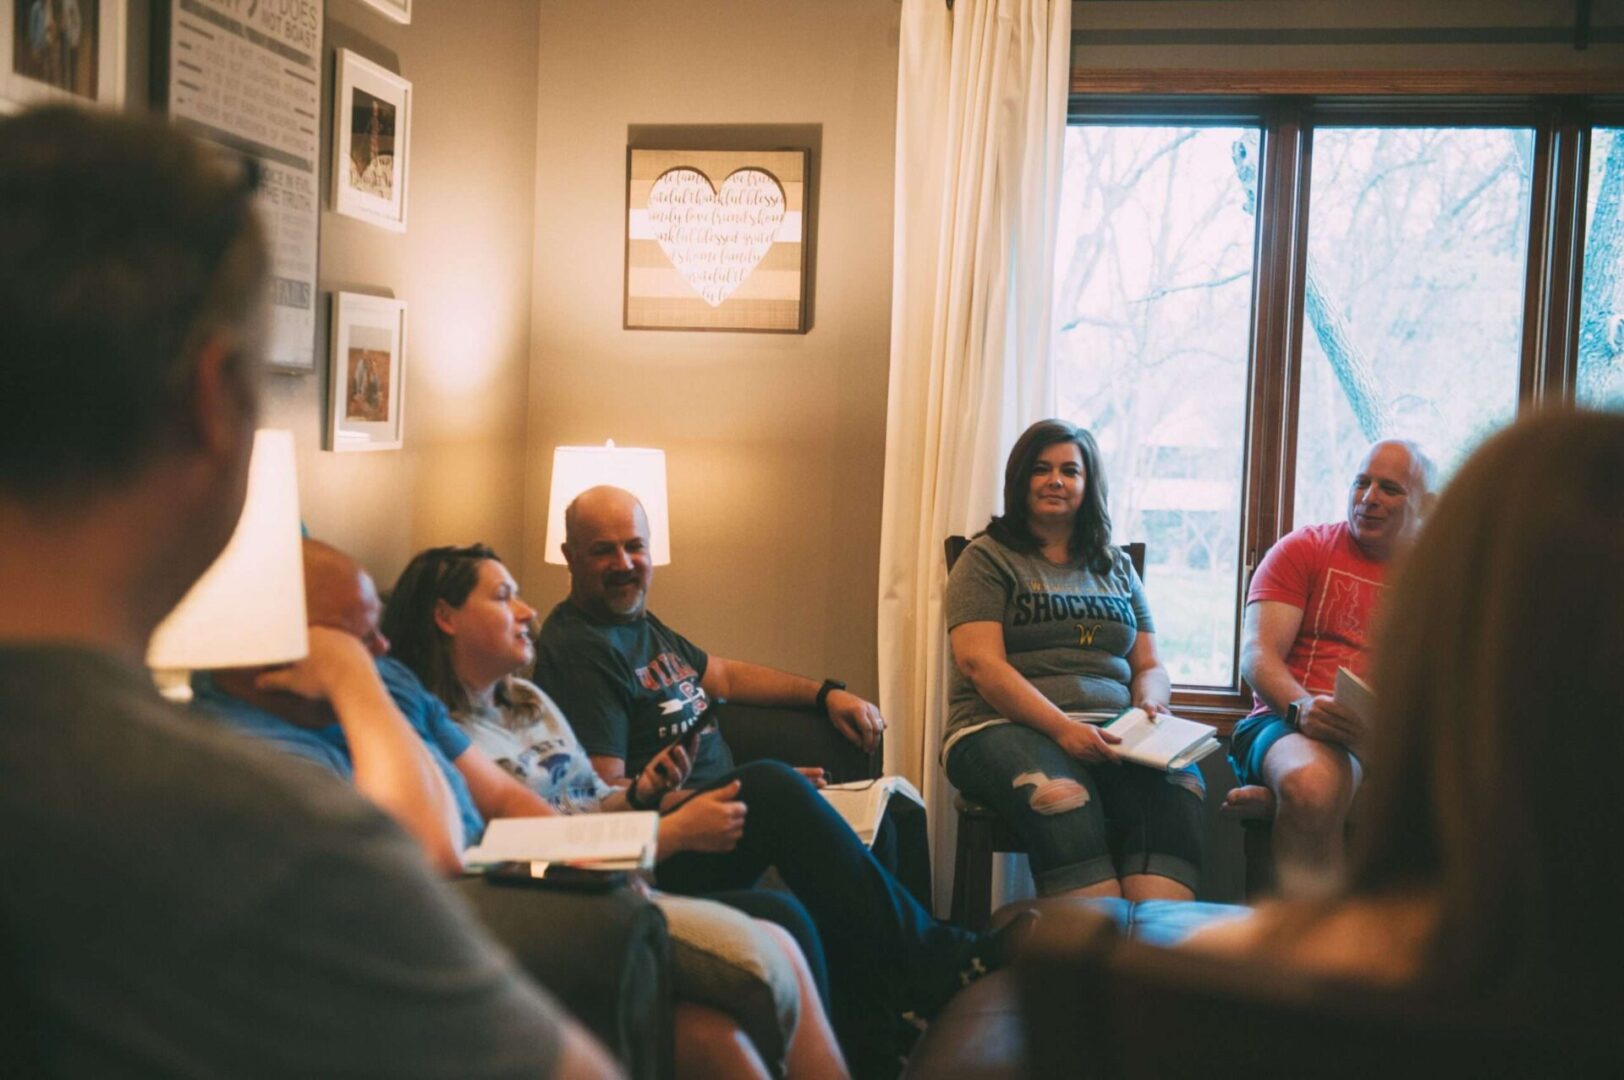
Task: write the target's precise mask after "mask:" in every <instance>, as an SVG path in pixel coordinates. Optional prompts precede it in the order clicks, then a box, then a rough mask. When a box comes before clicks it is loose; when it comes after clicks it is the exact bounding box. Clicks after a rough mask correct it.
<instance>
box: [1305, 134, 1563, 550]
mask: <svg viewBox="0 0 1624 1080" xmlns="http://www.w3.org/2000/svg"><path fill="white" fill-rule="evenodd" d="M1532 145H1533V132H1532V131H1529V130H1519V129H1485V128H1455V127H1451V128H1376V127H1370V128H1365V127H1360V128H1320V129H1317V130H1316V131H1315V132H1314V158H1313V174H1312V184H1311V188H1310V193H1309V226H1308V279H1309V280H1308V284H1307V288H1306V296H1305V306H1306V308H1307V315H1308V320H1307V325H1306V326H1305V330H1304V335H1303V356H1302V384H1301V389H1300V392H1299V395H1298V417H1297V458H1296V464H1297V476H1296V492H1295V500H1294V513H1293V519H1294V520H1295V522H1296V523H1297V524H1306V523H1310V522H1318V521H1337V520H1340V519H1341V518H1342V517H1343V515H1344V513H1345V506H1346V499H1347V487H1348V482H1349V480H1350V478H1351V477H1352V474H1353V470H1354V469H1355V468H1357V465H1358V461H1359V458H1360V456H1361V454H1362V453H1363V451H1364V448H1365V446H1366V445H1367V444H1368V443H1370V442H1371V441H1373V440H1375V439H1378V438H1384V437H1403V438H1413V439H1415V440H1416V441H1418V442H1419V443H1421V445H1422V446H1423V447H1425V448H1426V449H1427V450H1428V451H1429V452H1430V453H1431V454H1432V456H1433V457H1434V459H1435V460H1436V462H1437V464H1438V466H1439V469H1440V473H1441V475H1443V476H1445V477H1447V476H1448V475H1449V474H1450V473H1452V472H1453V471H1454V468H1455V466H1456V465H1457V464H1458V463H1459V462H1460V461H1461V460H1462V459H1464V458H1465V457H1466V455H1467V454H1469V453H1470V452H1471V451H1472V449H1473V448H1474V447H1475V446H1476V445H1477V444H1478V443H1479V442H1480V441H1481V440H1482V439H1483V438H1484V436H1486V435H1488V434H1489V433H1490V432H1492V431H1494V430H1495V429H1496V428H1498V427H1500V426H1502V425H1504V424H1506V423H1508V422H1509V421H1510V420H1511V418H1512V416H1513V415H1514V413H1515V411H1516V407H1517V391H1518V377H1519V369H1520V365H1521V359H1522V356H1521V349H1522V315H1523V290H1524V282H1525V278H1526V273H1527V245H1528V208H1529V203H1530V195H1529V188H1530V184H1531V178H1532V168H1531V165H1530V162H1531V159H1532Z"/></svg>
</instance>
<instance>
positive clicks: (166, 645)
mask: <svg viewBox="0 0 1624 1080" xmlns="http://www.w3.org/2000/svg"><path fill="white" fill-rule="evenodd" d="M309 649H310V642H309V637H308V635H307V633H306V630H305V602H304V559H303V552H302V550H301V547H300V542H299V483H298V477H297V474H296V473H295V470H294V456H293V433H292V432H291V431H276V430H272V429H268V428H262V429H260V430H259V431H257V432H255V433H254V450H253V457H252V458H251V459H250V461H249V464H248V493H247V495H246V497H245V498H244V499H243V508H242V516H241V517H240V518H238V519H237V529H236V531H235V532H233V533H232V534H231V539H230V540H229V541H228V542H227V543H226V546H225V550H223V551H221V552H220V556H219V558H217V559H215V561H214V563H213V564H212V565H211V566H210V567H209V568H208V569H207V570H206V571H204V573H203V576H202V577H200V578H198V579H197V581H196V582H195V583H194V584H193V585H192V588H191V590H190V591H189V592H188V593H187V594H186V595H185V596H184V597H183V598H182V599H181V602H180V603H179V604H178V605H176V607H175V610H173V611H171V612H170V613H169V615H168V616H167V617H166V618H165V619H164V621H163V622H162V623H160V624H159V625H158V628H157V630H155V631H154V632H153V635H152V640H151V641H150V642H149V643H148V645H147V666H148V667H149V668H151V669H153V671H154V673H155V677H156V678H157V680H158V684H159V686H160V688H161V689H163V691H164V693H165V694H166V695H168V696H170V697H179V698H185V697H186V696H188V695H187V694H186V693H185V692H184V691H183V690H181V689H179V687H183V686H184V685H185V674H184V673H186V672H189V671H198V670H206V669H211V668H232V667H255V666H258V665H261V664H282V663H287V662H289V661H293V660H299V659H301V658H303V657H304V656H305V655H306V654H307V653H308V652H309ZM177 673H178V677H177Z"/></svg>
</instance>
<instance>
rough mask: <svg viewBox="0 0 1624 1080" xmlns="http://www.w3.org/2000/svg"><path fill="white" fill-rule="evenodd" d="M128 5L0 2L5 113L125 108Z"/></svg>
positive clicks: (113, 1) (121, 1) (89, 0)
mask: <svg viewBox="0 0 1624 1080" xmlns="http://www.w3.org/2000/svg"><path fill="white" fill-rule="evenodd" d="M128 15H129V7H128V0H0V112H13V111H15V110H17V109H19V108H22V107H24V106H28V105H41V104H46V103H50V102H71V103H76V104H81V105H83V104H92V103H94V104H97V105H102V106H106V107H109V108H113V109H120V108H123V106H124V77H125V71H124V56H125V52H126V37H125V35H126V32H127V30H126V27H127V23H128Z"/></svg>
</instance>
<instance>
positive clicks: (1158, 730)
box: [1100, 709, 1219, 772]
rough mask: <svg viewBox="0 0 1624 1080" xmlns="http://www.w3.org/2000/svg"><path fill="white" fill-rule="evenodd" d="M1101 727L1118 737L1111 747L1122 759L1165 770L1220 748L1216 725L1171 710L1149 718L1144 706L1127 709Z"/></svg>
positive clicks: (1177, 767)
mask: <svg viewBox="0 0 1624 1080" xmlns="http://www.w3.org/2000/svg"><path fill="white" fill-rule="evenodd" d="M1100 729H1101V730H1103V731H1109V732H1110V733H1111V734H1113V735H1116V736H1119V737H1121V739H1122V742H1120V743H1118V744H1117V745H1115V746H1113V747H1112V749H1113V750H1115V751H1116V752H1117V753H1118V754H1120V755H1122V759H1123V760H1124V761H1131V762H1133V763H1134V764H1136V765H1146V766H1149V767H1150V768H1152V769H1162V770H1164V771H1166V772H1172V771H1173V770H1175V769H1182V768H1184V766H1186V765H1193V764H1194V763H1195V762H1197V761H1200V760H1201V759H1202V758H1204V757H1206V756H1207V755H1208V754H1210V753H1212V752H1213V751H1214V750H1217V749H1218V748H1219V743H1218V729H1217V728H1215V727H1212V726H1211V725H1210V724H1198V723H1196V722H1195V721H1194V720H1186V719H1184V718H1183V717H1180V716H1174V715H1172V714H1171V713H1161V714H1160V715H1158V716H1157V717H1156V719H1155V720H1152V719H1151V718H1150V717H1149V716H1147V715H1146V714H1145V710H1143V709H1127V710H1125V711H1123V712H1120V713H1118V714H1117V715H1116V717H1115V718H1114V719H1111V720H1108V721H1106V722H1105V723H1103V724H1101V725H1100Z"/></svg>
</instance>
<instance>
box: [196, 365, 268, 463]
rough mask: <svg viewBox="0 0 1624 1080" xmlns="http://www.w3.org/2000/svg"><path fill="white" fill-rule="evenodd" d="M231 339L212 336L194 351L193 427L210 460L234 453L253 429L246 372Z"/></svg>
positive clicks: (250, 398)
mask: <svg viewBox="0 0 1624 1080" xmlns="http://www.w3.org/2000/svg"><path fill="white" fill-rule="evenodd" d="M240 368H241V358H240V357H239V356H238V354H237V350H236V347H235V345H234V344H233V342H232V340H231V338H229V337H228V336H226V335H224V334H211V335H209V336H208V337H207V338H205V339H204V341H203V344H202V345H200V346H199V347H198V350H197V362H196V363H195V364H194V365H193V368H192V395H191V398H192V400H191V408H192V417H191V419H192V424H193V426H194V427H195V429H196V431H197V439H198V442H199V444H200V445H201V446H202V447H203V449H204V450H205V451H207V452H208V454H209V455H210V456H211V457H219V456H223V455H227V454H233V453H235V452H236V450H237V446H238V444H239V443H240V442H241V441H242V440H243V439H244V438H245V435H244V428H245V427H246V428H248V429H249V430H250V431H252V428H253V415H252V414H253V398H252V395H251V394H250V393H249V392H248V390H249V388H248V387H247V386H245V385H244V380H245V379H246V378H247V373H246V372H244V371H242V370H241V369H240Z"/></svg>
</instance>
